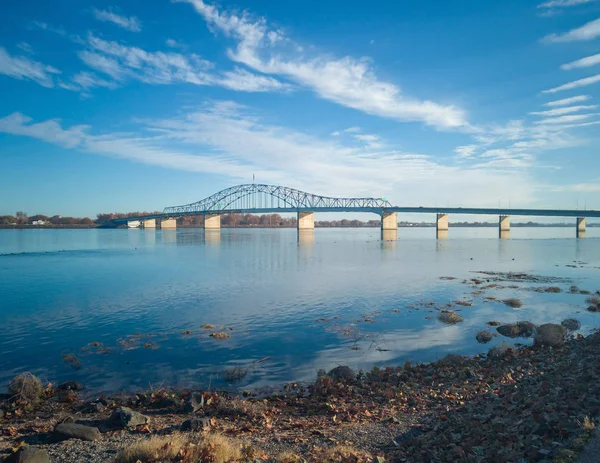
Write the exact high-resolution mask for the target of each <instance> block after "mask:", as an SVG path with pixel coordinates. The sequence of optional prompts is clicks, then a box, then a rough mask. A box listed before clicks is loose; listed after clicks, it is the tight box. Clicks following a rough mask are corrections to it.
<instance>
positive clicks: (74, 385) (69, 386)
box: [56, 381, 83, 391]
mask: <svg viewBox="0 0 600 463" xmlns="http://www.w3.org/2000/svg"><path fill="white" fill-rule="evenodd" d="M56 389H57V390H58V391H81V390H82V389H83V384H81V383H80V382H79V381H65V382H64V383H62V384H60V385H59V386H58V387H57V388H56Z"/></svg>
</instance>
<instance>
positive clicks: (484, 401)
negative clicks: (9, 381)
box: [0, 333, 600, 463]
mask: <svg viewBox="0 0 600 463" xmlns="http://www.w3.org/2000/svg"><path fill="white" fill-rule="evenodd" d="M599 347H600V333H594V334H591V335H589V336H587V337H583V336H581V335H578V336H577V337H576V338H572V339H568V340H566V342H565V343H564V344H560V345H557V346H555V347H549V346H546V345H537V346H524V347H520V348H514V347H508V345H503V346H501V347H495V348H492V350H491V351H490V353H489V354H487V355H483V354H482V355H478V356H475V357H472V358H467V357H462V356H459V355H454V354H450V355H448V356H446V357H444V358H443V359H441V360H439V361H437V362H433V363H424V364H416V365H411V364H410V363H408V362H407V363H406V364H405V365H403V366H398V367H394V368H386V369H378V368H373V369H372V370H371V371H369V372H366V373H363V372H351V371H349V369H348V368H347V367H337V368H335V369H333V370H332V371H331V372H329V373H328V374H326V375H323V374H322V373H321V375H320V376H319V378H318V379H317V381H316V382H315V383H313V384H312V385H311V386H309V387H308V388H304V387H303V386H299V385H294V384H291V385H286V386H284V389H286V390H287V391H288V392H287V393H285V394H274V395H270V396H267V397H256V396H253V395H252V394H249V393H246V394H239V395H236V394H231V393H226V392H214V391H210V390H203V391H192V390H186V391H174V390H169V389H159V390H153V391H144V392H139V393H137V394H131V395H125V396H117V397H112V398H110V397H108V396H107V397H104V396H102V395H100V396H98V397H97V398H96V399H95V400H92V401H89V400H87V401H84V400H81V399H80V398H79V394H80V393H79V392H76V391H73V390H62V391H59V390H56V389H55V388H54V387H51V388H49V389H46V392H45V395H46V396H49V397H45V398H44V400H43V401H42V402H41V403H40V404H39V406H37V407H27V405H23V404H21V405H15V404H14V403H10V402H8V401H7V400H8V398H7V397H6V396H5V397H3V401H2V413H1V414H0V452H2V453H0V455H1V456H6V455H7V454H8V453H9V451H10V449H12V448H14V447H15V446H17V445H18V444H19V442H26V443H27V444H29V445H34V446H37V447H38V448H40V449H42V450H43V451H45V452H48V454H49V455H50V458H51V459H50V461H63V462H65V463H69V462H78V461H87V462H90V463H96V462H107V461H115V457H116V456H117V454H118V452H119V450H120V449H121V448H123V447H130V446H132V445H135V442H137V441H138V440H140V439H145V440H147V439H148V438H149V437H151V436H162V437H161V438H162V439H163V440H166V441H170V440H173V439H175V437H176V436H179V437H181V436H183V437H185V438H186V439H192V440H194V439H195V440H198V439H199V436H200V435H209V436H211V435H214V434H215V433H218V434H221V435H223V436H227V437H228V438H230V439H233V441H232V442H233V445H234V446H238V447H240V448H242V447H243V448H244V449H248V448H252V449H254V450H255V458H253V459H251V460H243V459H242V460H236V461H264V462H267V461H273V462H275V461H288V460H281V458H280V459H279V460H277V455H280V454H281V453H282V452H284V451H290V452H293V453H295V454H296V455H298V456H300V457H302V458H304V459H305V461H307V462H319V461H331V460H328V458H330V457H325V456H324V455H325V454H326V453H327V452H333V451H335V450H334V449H335V448H336V445H345V446H350V447H352V448H353V449H354V450H353V452H355V456H354V457H353V458H354V459H349V460H336V461H357V462H363V461H364V462H379V461H385V462H388V461H398V462H402V461H410V462H413V461H414V462H420V461H423V462H425V461H439V462H445V461H448V462H450V461H453V462H454V461H520V459H525V460H526V461H548V462H549V461H560V462H567V461H575V458H576V456H577V454H578V453H579V452H580V451H581V450H582V449H583V448H584V447H585V445H586V443H587V442H588V441H589V440H590V438H591V435H592V431H593V426H594V424H595V419H596V418H597V417H598V416H600V388H598V387H597V385H598V384H599V383H600V363H599V362H598V361H597V360H596V358H597V351H598V348H599ZM44 386H45V385H44ZM63 389H65V386H63ZM120 407H129V408H131V409H133V410H135V411H136V412H138V413H141V414H142V415H144V416H146V417H149V421H148V423H146V422H144V424H142V425H138V426H134V427H129V428H125V429H123V427H122V426H120V425H117V426H115V423H114V420H113V421H112V422H111V420H110V417H111V415H113V414H114V413H115V410H118V409H119V408H120ZM28 408H30V409H28ZM194 410H195V413H194ZM68 417H71V418H72V419H73V421H75V422H80V423H83V424H84V425H86V426H92V427H96V428H98V429H99V431H100V433H99V434H98V438H97V439H95V440H94V441H93V442H86V441H82V440H78V439H68V440H64V441H62V442H59V443H49V439H50V438H51V436H52V435H53V429H54V427H55V426H56V425H57V423H59V422H62V421H63V420H65V418H68ZM189 420H192V421H191V422H189ZM186 422H187V424H185V423H186ZM182 426H183V428H184V429H185V428H186V427H187V428H190V426H191V429H192V430H193V431H190V430H189V429H188V430H187V431H180V429H182ZM194 430H195V432H194ZM327 455H329V454H327ZM378 457H379V458H380V459H378ZM381 458H384V459H383V460H381ZM143 461H144V463H146V461H145V460H143ZM148 461H154V460H148ZM165 461H176V460H165ZM289 461H301V460H289Z"/></svg>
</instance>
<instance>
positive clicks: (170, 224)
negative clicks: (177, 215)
mask: <svg viewBox="0 0 600 463" xmlns="http://www.w3.org/2000/svg"><path fill="white" fill-rule="evenodd" d="M160 228H161V229H163V230H175V229H176V228H177V220H176V219H173V218H169V219H162V220H161V221H160Z"/></svg>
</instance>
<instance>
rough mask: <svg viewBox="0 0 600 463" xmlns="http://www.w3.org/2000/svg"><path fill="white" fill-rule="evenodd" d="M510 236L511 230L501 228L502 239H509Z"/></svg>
mask: <svg viewBox="0 0 600 463" xmlns="http://www.w3.org/2000/svg"><path fill="white" fill-rule="evenodd" d="M509 238H510V230H500V239H501V240H507V239H509Z"/></svg>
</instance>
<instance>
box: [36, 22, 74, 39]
mask: <svg viewBox="0 0 600 463" xmlns="http://www.w3.org/2000/svg"><path fill="white" fill-rule="evenodd" d="M31 24H32V25H33V26H34V27H37V28H38V29H42V30H43V31H48V32H54V33H55V34H58V35H63V36H64V35H67V32H66V31H65V30H64V29H63V28H62V27H54V26H51V25H50V24H48V23H45V22H42V21H33V22H32V23H31Z"/></svg>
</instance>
